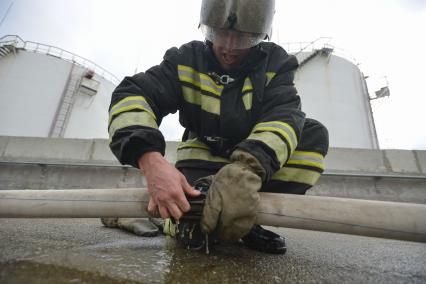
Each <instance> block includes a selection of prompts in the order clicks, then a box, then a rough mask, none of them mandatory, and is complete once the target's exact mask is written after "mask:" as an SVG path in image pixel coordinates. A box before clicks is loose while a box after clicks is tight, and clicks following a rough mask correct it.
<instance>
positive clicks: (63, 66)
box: [0, 36, 118, 138]
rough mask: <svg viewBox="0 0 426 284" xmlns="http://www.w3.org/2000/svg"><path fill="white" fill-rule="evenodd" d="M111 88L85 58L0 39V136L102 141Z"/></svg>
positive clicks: (104, 74) (107, 79) (112, 79)
mask: <svg viewBox="0 0 426 284" xmlns="http://www.w3.org/2000/svg"><path fill="white" fill-rule="evenodd" d="M117 83H118V79H117V78H115V77H114V76H113V75H112V74H110V73H109V72H107V71H106V70H104V69H103V68H101V67H99V66H98V65H96V64H95V63H93V62H91V61H89V60H87V59H84V58H82V57H79V56H77V55H75V54H72V53H70V52H67V51H65V50H62V49H60V48H56V47H53V46H47V45H43V44H40V43H35V42H28V41H23V40H22V39H21V38H19V37H18V36H5V37H3V38H1V39H0V135H4V136H36V137H66V138H106V137H108V131H107V122H108V106H109V103H110V99H111V93H112V91H113V90H114V88H115V86H116V85H117Z"/></svg>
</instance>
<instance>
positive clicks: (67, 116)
mask: <svg viewBox="0 0 426 284" xmlns="http://www.w3.org/2000/svg"><path fill="white" fill-rule="evenodd" d="M283 47H284V48H286V49H287V50H289V51H290V52H291V51H295V50H294V48H292V47H289V46H287V45H286V44H283ZM301 49H302V50H303V52H300V50H301ZM296 51H297V52H293V53H295V54H296V56H297V57H298V59H299V63H300V67H299V69H298V71H297V72H296V75H295V84H296V87H297V89H298V92H299V95H300V96H301V98H302V108H303V110H304V111H305V112H306V113H307V115H308V117H312V118H315V119H317V120H319V121H321V122H322V123H323V124H324V125H326V126H327V128H328V130H329V133H330V146H331V147H343V148H365V149H377V148H378V141H377V135H376V130H375V126H374V120H373V116H372V113H371V106H370V102H369V95H368V90H367V86H366V83H365V80H364V77H363V74H362V73H361V71H360V70H359V68H358V67H357V66H356V65H355V64H354V63H353V62H352V61H350V60H347V59H345V58H343V57H339V56H337V55H335V54H334V51H333V50H332V49H330V48H328V47H325V46H322V47H319V48H314V47H313V48H311V51H307V50H306V48H304V45H300V46H299V48H298V49H296ZM118 83H119V80H118V79H117V78H116V77H115V76H114V75H112V74H111V73H109V72H107V71H106V70H104V69H103V68H101V67H99V66H98V65H96V64H95V63H93V62H91V61H89V60H87V59H84V58H81V57H79V56H77V55H75V54H72V53H69V52H67V51H65V50H62V49H60V48H56V47H52V46H47V45H43V44H39V43H34V42H28V41H23V40H22V39H20V38H19V37H18V36H5V37H3V38H1V39H0V135H4V136H38V137H65V138H108V132H107V124H108V106H109V103H110V99H111V94H112V92H113V90H114V88H115V86H116V85H117V84H118ZM173 118H176V116H174V117H170V118H168V119H166V120H165V122H166V123H165V124H168V125H169V126H170V125H171V124H173V125H174V124H177V123H178V122H177V119H173ZM172 120H173V121H172ZM175 128H176V127H175ZM162 129H164V125H162ZM165 137H166V139H167V138H169V137H168V134H167V133H165ZM173 138H174V139H178V137H173Z"/></svg>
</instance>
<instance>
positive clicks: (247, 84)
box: [242, 77, 253, 93]
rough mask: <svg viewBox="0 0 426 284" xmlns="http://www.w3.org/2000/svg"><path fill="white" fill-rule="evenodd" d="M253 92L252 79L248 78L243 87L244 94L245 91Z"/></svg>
mask: <svg viewBox="0 0 426 284" xmlns="http://www.w3.org/2000/svg"><path fill="white" fill-rule="evenodd" d="M251 90H253V85H252V83H251V80H250V78H249V77H247V78H246V79H245V80H244V85H243V90H242V92H243V93H244V92H245V91H251Z"/></svg>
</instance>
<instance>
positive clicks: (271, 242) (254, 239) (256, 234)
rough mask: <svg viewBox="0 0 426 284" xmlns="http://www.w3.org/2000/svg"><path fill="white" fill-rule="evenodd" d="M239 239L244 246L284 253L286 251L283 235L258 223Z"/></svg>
mask: <svg viewBox="0 0 426 284" xmlns="http://www.w3.org/2000/svg"><path fill="white" fill-rule="evenodd" d="M241 240H242V241H243V243H244V245H245V246H246V247H248V248H250V249H253V250H257V251H260V252H266V253H274V254H285V253H286V251H287V247H286V244H285V239H284V237H281V236H280V235H278V234H276V233H274V232H272V231H269V230H266V229H264V228H262V227H261V226H259V225H254V226H253V228H251V230H250V232H249V233H248V234H247V235H245V236H244V237H242V238H241Z"/></svg>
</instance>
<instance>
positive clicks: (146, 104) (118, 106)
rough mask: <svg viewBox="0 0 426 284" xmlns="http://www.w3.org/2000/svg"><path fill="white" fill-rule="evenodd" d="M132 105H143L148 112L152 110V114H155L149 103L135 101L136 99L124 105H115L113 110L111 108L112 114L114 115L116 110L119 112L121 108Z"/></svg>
mask: <svg viewBox="0 0 426 284" xmlns="http://www.w3.org/2000/svg"><path fill="white" fill-rule="evenodd" d="M130 105H142V106H144V107H145V108H147V109H148V110H150V111H151V112H153V111H152V109H151V106H150V105H149V104H148V103H147V102H145V101H142V100H135V99H133V100H128V101H125V102H123V103H121V104H119V105H115V106H114V107H113V108H111V111H110V112H111V113H112V112H114V111H115V110H117V109H119V108H122V107H127V106H130Z"/></svg>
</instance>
